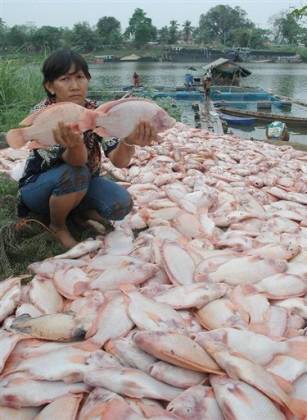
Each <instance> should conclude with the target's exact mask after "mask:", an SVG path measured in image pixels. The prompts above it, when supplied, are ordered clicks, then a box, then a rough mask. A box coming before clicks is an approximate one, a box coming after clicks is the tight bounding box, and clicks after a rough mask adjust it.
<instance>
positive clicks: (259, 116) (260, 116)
mask: <svg viewBox="0 0 307 420" xmlns="http://www.w3.org/2000/svg"><path fill="white" fill-rule="evenodd" d="M220 111H221V112H223V113H224V114H228V115H235V116H238V117H242V116H243V117H245V116H250V117H254V118H256V120H258V121H265V122H272V121H282V122H285V123H286V124H287V125H288V126H292V127H293V126H295V127H307V118H302V117H295V116H290V115H283V114H271V113H268V112H258V111H249V110H243V109H235V108H225V107H221V108H220Z"/></svg>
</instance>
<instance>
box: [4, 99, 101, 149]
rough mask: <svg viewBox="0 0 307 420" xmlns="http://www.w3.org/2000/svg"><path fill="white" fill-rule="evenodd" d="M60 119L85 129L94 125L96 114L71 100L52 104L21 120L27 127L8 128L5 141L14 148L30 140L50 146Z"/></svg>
mask: <svg viewBox="0 0 307 420" xmlns="http://www.w3.org/2000/svg"><path fill="white" fill-rule="evenodd" d="M60 121H63V122H64V123H66V124H70V125H71V127H73V128H75V129H77V130H80V131H86V130H91V129H94V128H95V127H96V114H95V112H94V111H92V110H89V109H86V108H83V107H82V106H80V105H77V104H73V103H71V102H61V103H58V104H54V105H51V106H49V107H47V108H46V109H42V110H39V111H36V112H34V113H33V114H30V115H29V116H28V117H27V118H25V119H24V120H23V121H21V123H20V125H22V126H27V127H23V128H14V129H12V130H9V132H8V133H7V136H6V141H7V143H8V144H9V145H10V146H11V147H13V148H14V149H18V148H19V147H22V146H24V145H25V144H26V143H27V142H28V141H30V140H37V141H39V143H40V144H42V145H43V146H51V145H53V144H55V141H54V137H53V130H54V129H55V128H56V127H57V126H58V123H59V122H60Z"/></svg>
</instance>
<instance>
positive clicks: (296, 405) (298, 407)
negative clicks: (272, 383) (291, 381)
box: [287, 398, 307, 419]
mask: <svg viewBox="0 0 307 420" xmlns="http://www.w3.org/2000/svg"><path fill="white" fill-rule="evenodd" d="M287 406H288V408H289V410H290V411H291V412H292V413H293V414H294V415H295V416H297V417H298V418H300V419H305V418H306V417H304V416H306V412H307V402H306V401H304V400H298V399H296V398H290V401H289V403H288V404H287Z"/></svg>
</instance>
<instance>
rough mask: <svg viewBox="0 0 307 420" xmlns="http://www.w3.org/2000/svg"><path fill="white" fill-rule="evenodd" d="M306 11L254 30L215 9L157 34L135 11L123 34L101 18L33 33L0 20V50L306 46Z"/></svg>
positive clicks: (228, 10)
mask: <svg viewBox="0 0 307 420" xmlns="http://www.w3.org/2000/svg"><path fill="white" fill-rule="evenodd" d="M306 9H307V6H304V7H302V8H301V9H295V10H288V11H284V12H281V13H280V14H279V15H278V16H275V17H273V18H271V29H269V30H267V29H262V28H260V27H258V26H257V25H255V24H254V23H253V22H252V21H251V20H250V19H249V18H248V17H247V13H246V12H245V11H244V10H243V9H242V8H241V7H230V6H227V5H218V6H215V7H212V8H211V9H210V10H209V11H208V12H207V13H205V14H201V15H200V17H199V24H198V26H196V27H193V26H192V23H191V21H189V20H186V21H185V22H184V23H183V24H179V23H178V22H177V21H176V20H171V21H170V23H169V25H166V26H163V27H162V28H160V29H158V28H157V27H155V26H154V25H153V23H152V19H151V18H150V17H148V16H147V15H146V13H145V12H144V10H142V9H140V8H137V9H135V11H134V13H133V15H132V16H131V18H130V19H129V25H128V27H127V28H126V29H125V30H124V31H123V30H122V28H121V24H120V22H119V21H118V20H117V19H116V18H115V17H112V16H103V17H101V18H100V19H99V20H98V21H97V24H96V25H94V26H93V27H91V26H90V25H89V24H88V23H87V22H79V23H76V24H75V25H74V26H73V28H72V29H69V28H63V27H54V26H41V27H36V26H33V25H29V24H28V25H14V26H12V27H8V26H7V25H6V23H5V22H4V20H3V19H1V18H0V50H2V51H15V52H18V51H20V52H44V51H46V49H48V50H54V49H57V48H61V47H74V48H75V49H78V50H79V51H81V52H95V51H102V50H103V49H105V48H112V49H119V48H122V47H123V46H125V45H127V43H129V44H131V45H133V46H135V47H142V46H144V45H148V43H149V44H159V45H161V46H167V45H176V44H178V43H186V44H191V45H199V46H213V47H216V48H220V47H230V48H234V47H247V48H252V49H259V48H266V47H267V46H268V45H270V44H272V43H275V44H287V45H293V46H297V45H298V44H300V45H301V46H307V29H306V27H305V22H304V18H305V16H306V14H307V12H306Z"/></svg>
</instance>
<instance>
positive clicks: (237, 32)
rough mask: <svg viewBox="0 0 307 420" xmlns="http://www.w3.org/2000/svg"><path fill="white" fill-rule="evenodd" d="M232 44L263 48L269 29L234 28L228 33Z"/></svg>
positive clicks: (267, 38) (267, 39)
mask: <svg viewBox="0 0 307 420" xmlns="http://www.w3.org/2000/svg"><path fill="white" fill-rule="evenodd" d="M230 39H231V43H232V46H234V47H248V48H255V49H256V48H263V47H264V46H265V45H266V43H267V42H268V41H269V31H268V30H265V29H261V28H256V27H250V28H246V27H243V28H236V29H234V30H233V31H231V33H230Z"/></svg>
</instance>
